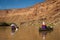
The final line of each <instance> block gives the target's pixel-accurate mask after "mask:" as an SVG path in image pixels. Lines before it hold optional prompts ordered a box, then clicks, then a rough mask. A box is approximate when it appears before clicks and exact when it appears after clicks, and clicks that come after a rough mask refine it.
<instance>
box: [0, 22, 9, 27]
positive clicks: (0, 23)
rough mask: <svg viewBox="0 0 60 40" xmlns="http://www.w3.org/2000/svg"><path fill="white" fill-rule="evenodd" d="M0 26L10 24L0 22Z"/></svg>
mask: <svg viewBox="0 0 60 40" xmlns="http://www.w3.org/2000/svg"><path fill="white" fill-rule="evenodd" d="M0 26H10V24H9V23H6V22H0Z"/></svg>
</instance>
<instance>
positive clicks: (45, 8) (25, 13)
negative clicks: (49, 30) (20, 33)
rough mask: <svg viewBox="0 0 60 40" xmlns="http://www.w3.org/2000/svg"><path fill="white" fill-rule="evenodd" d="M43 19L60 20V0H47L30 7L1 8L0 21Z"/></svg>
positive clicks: (52, 21) (49, 20)
mask: <svg viewBox="0 0 60 40" xmlns="http://www.w3.org/2000/svg"><path fill="white" fill-rule="evenodd" d="M43 19H44V20H46V21H48V22H51V23H57V22H59V21H60V0H46V1H45V2H43V3H37V4H35V5H33V6H32V7H28V8H22V9H8V10H0V22H1V21H6V22H15V23H20V22H25V21H32V20H43Z"/></svg>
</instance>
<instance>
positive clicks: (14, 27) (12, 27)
mask: <svg viewBox="0 0 60 40" xmlns="http://www.w3.org/2000/svg"><path fill="white" fill-rule="evenodd" d="M17 30H18V27H17V26H16V25H15V24H11V31H12V33H11V34H12V35H14V33H15V32H16V31H17Z"/></svg>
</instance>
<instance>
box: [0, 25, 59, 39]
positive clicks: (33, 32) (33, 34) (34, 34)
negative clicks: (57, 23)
mask: <svg viewBox="0 0 60 40" xmlns="http://www.w3.org/2000/svg"><path fill="white" fill-rule="evenodd" d="M38 29H39V27H34V26H31V27H30V26H29V27H28V26H21V27H20V28H19V30H18V31H17V32H15V34H14V35H11V28H10V27H6V28H4V27H0V40H42V35H41V33H40V34H39V31H38ZM46 40H60V27H54V31H53V32H51V33H48V34H47V35H46Z"/></svg>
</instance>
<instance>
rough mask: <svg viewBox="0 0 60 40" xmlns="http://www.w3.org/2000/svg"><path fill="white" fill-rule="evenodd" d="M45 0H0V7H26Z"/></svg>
mask: <svg viewBox="0 0 60 40" xmlns="http://www.w3.org/2000/svg"><path fill="white" fill-rule="evenodd" d="M44 1H45V0H0V9H1V10H2V9H14V8H26V7H30V6H33V5H34V4H36V3H39V2H44Z"/></svg>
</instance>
